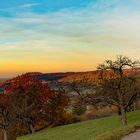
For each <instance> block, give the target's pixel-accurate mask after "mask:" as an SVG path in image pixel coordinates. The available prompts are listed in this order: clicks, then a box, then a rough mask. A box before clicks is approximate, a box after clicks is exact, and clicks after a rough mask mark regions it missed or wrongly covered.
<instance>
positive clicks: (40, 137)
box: [17, 111, 140, 140]
mask: <svg viewBox="0 0 140 140" xmlns="http://www.w3.org/2000/svg"><path fill="white" fill-rule="evenodd" d="M136 126H140V111H136V112H132V113H129V114H128V125H127V126H125V127H124V126H122V125H121V124H120V117H119V116H112V117H107V118H103V119H98V120H91V121H85V122H81V123H76V124H71V125H66V126H60V127H56V128H50V129H46V130H43V131H41V132H37V133H34V134H32V135H27V136H23V137H20V138H18V139H17V140H118V139H121V137H122V136H124V135H127V134H129V133H130V132H132V131H134V128H135V127H136ZM124 140H125V139H124ZM127 140H128V139H127Z"/></svg>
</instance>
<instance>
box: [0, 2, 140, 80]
mask: <svg viewBox="0 0 140 140" xmlns="http://www.w3.org/2000/svg"><path fill="white" fill-rule="evenodd" d="M139 7H140V1H139V0H53V1H52V0H1V1H0V64H1V68H0V77H12V76H16V75H18V74H22V73H25V72H46V73H47V72H66V71H88V70H89V71H90V70H95V69H96V67H97V65H98V64H99V63H102V62H103V61H104V60H105V59H114V58H115V56H116V55H126V56H129V57H132V58H134V59H139V52H140V8H139Z"/></svg>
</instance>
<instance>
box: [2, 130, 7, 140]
mask: <svg viewBox="0 0 140 140" xmlns="http://www.w3.org/2000/svg"><path fill="white" fill-rule="evenodd" d="M3 140H8V136H7V131H6V129H3Z"/></svg>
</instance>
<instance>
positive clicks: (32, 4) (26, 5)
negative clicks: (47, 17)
mask: <svg viewBox="0 0 140 140" xmlns="http://www.w3.org/2000/svg"><path fill="white" fill-rule="evenodd" d="M39 5H42V4H41V3H27V4H23V5H21V6H19V7H20V8H32V7H35V6H39Z"/></svg>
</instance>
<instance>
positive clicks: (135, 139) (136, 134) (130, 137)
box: [122, 130, 140, 140]
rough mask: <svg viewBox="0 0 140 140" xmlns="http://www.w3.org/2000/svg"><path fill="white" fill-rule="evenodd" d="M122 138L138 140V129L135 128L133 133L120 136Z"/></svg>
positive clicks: (139, 131) (139, 139)
mask: <svg viewBox="0 0 140 140" xmlns="http://www.w3.org/2000/svg"><path fill="white" fill-rule="evenodd" d="M122 140H140V130H137V131H136V132H135V133H132V134H129V135H128V136H125V137H124V138H122Z"/></svg>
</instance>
